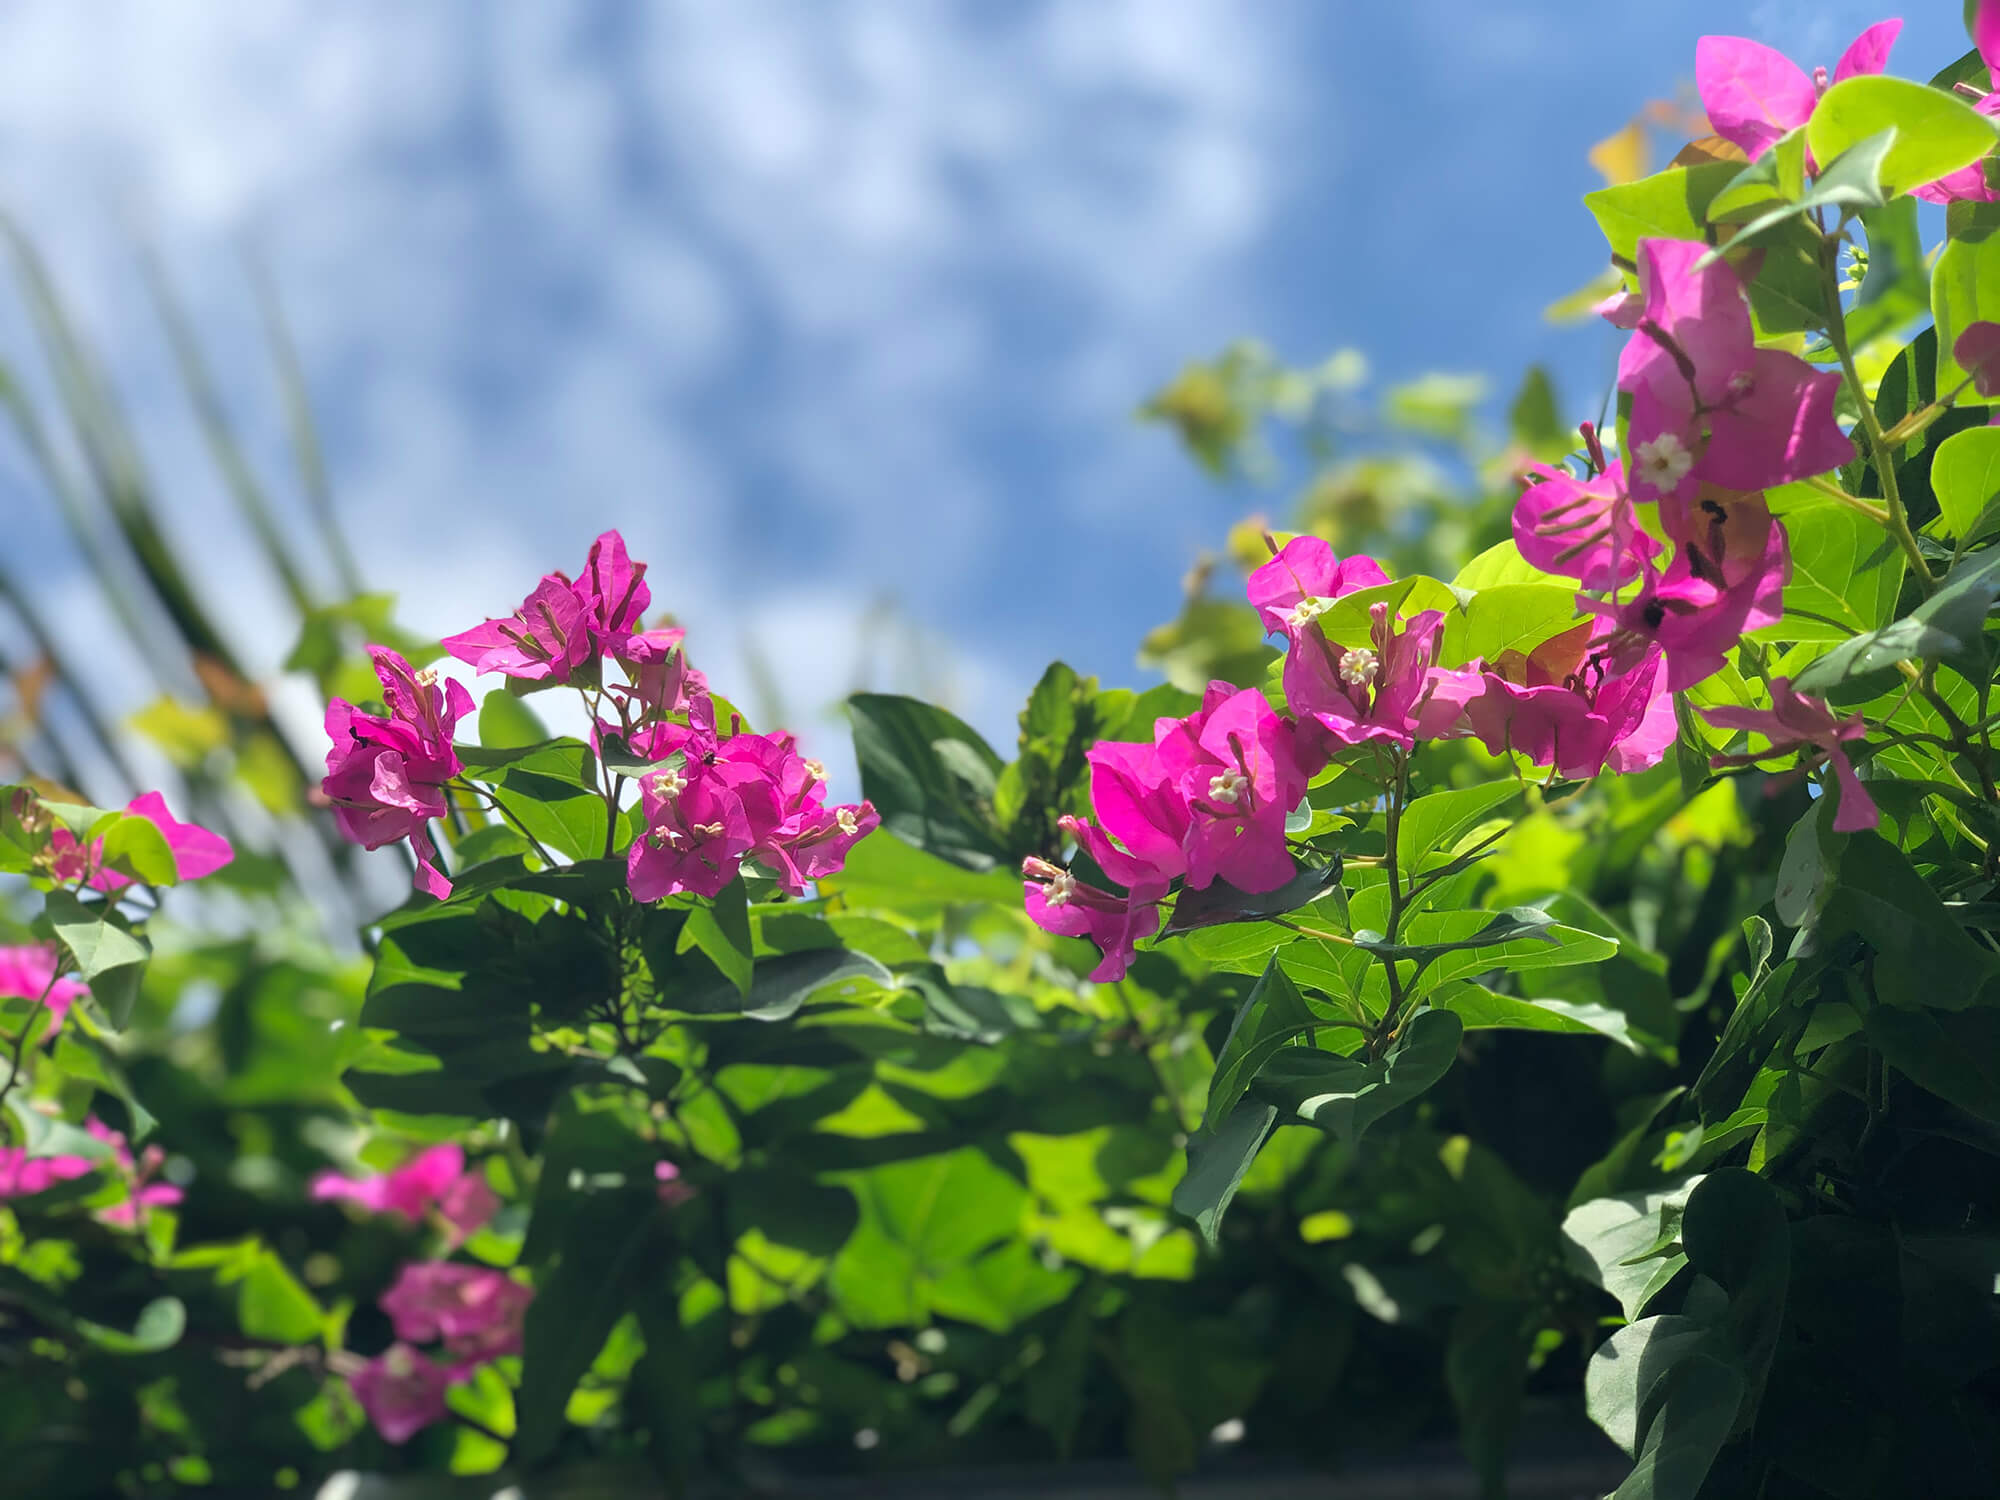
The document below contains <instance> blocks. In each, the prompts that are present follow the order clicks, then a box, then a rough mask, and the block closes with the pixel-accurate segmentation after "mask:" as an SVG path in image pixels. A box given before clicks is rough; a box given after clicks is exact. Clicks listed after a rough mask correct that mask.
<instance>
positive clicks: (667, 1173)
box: [653, 1161, 695, 1208]
mask: <svg viewBox="0 0 2000 1500" xmlns="http://www.w3.org/2000/svg"><path fill="white" fill-rule="evenodd" d="M653 1192H654V1193H655V1194H656V1195H657V1196H658V1197H659V1200H660V1202H661V1203H663V1204H665V1205H666V1206H667V1207H668V1208H679V1207H680V1206H681V1205H682V1204H683V1203H685V1202H687V1201H688V1199H690V1198H692V1197H693V1196H694V1195H695V1189H694V1188H693V1187H692V1186H690V1185H689V1184H688V1183H685V1182H682V1181H681V1169H680V1168H679V1167H677V1166H675V1165H674V1164H673V1163H672V1162H670V1161H656V1162H654V1163H653Z"/></svg>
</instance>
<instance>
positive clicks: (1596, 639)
mask: <svg viewBox="0 0 2000 1500" xmlns="http://www.w3.org/2000/svg"><path fill="white" fill-rule="evenodd" d="M1614 629H1615V627H1613V626H1612V625H1611V624H1610V622H1609V621H1607V620H1601V619H1600V620H1595V621H1586V622H1584V623H1583V624H1582V625H1579V626H1577V627H1576V628H1575V629H1573V630H1567V631H1564V632H1563V633H1562V634H1561V635H1559V636H1556V637H1555V638H1554V639H1553V640H1549V641H1545V642H1543V643H1542V644H1541V645H1540V646H1537V647H1536V648H1535V649H1534V650H1533V651H1532V652H1529V653H1527V654H1526V655H1523V654H1522V653H1520V652H1517V651H1509V652H1505V653H1503V654H1502V655H1501V656H1500V657H1499V658H1497V659H1496V660H1494V661H1492V662H1489V663H1488V664H1487V667H1486V673H1485V682H1484V691H1483V692H1481V693H1480V695H1479V696H1478V697H1477V698H1474V699H1473V700H1472V701H1471V702H1469V703H1468V704H1467V705H1466V713H1467V716H1468V717H1469V718H1470V720H1471V723H1472V728H1473V731H1474V732H1475V733H1476V734H1477V735H1478V736H1479V738H1480V741H1481V743H1483V744H1484V745H1485V746H1486V748H1487V750H1488V751H1489V752H1490V753H1492V754H1494V755H1500V754H1503V753H1505V752H1506V751H1508V750H1515V751H1519V752H1520V753H1521V754H1522V755H1525V756H1526V757H1527V758H1528V760H1529V761H1530V762H1531V763H1533V764H1535V765H1538V766H1553V767H1554V768H1555V771H1556V774H1557V775H1559V776H1562V777H1563V778H1565V779H1566V780H1571V781H1581V780H1584V779H1586V778H1588V777H1591V776H1595V775H1597V774H1598V773H1599V772H1601V771H1606V770H1611V771H1642V770H1645V769H1646V768H1647V767H1649V766H1656V765H1658V764H1659V763H1660V759H1661V757H1662V756H1664V755H1665V754H1666V751H1667V747H1668V746H1669V745H1671V744H1672V743H1673V742H1674V737H1675V735H1676V733H1677V732H1678V726H1677V725H1676V723H1675V721H1674V700H1673V695H1672V694H1671V693H1668V692H1666V691H1664V686H1663V679H1662V674H1661V672H1660V652H1659V650H1658V649H1657V648H1655V647H1649V648H1648V649H1647V650H1646V651H1645V653H1644V654H1643V655H1642V656H1641V657H1640V658H1639V659H1638V661H1637V662H1635V663H1634V664H1633V665H1632V666H1630V667H1629V668H1627V669H1626V670H1624V671H1622V672H1618V671H1613V670H1612V669H1611V667H1610V665H1609V662H1610V656H1611V651H1610V648H1609V644H1608V639H1609V637H1610V635H1611V634H1612V633H1613V630H1614Z"/></svg>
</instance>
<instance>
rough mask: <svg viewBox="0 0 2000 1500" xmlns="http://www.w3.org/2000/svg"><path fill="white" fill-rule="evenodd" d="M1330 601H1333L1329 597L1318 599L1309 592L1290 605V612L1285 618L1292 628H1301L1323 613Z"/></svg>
mask: <svg viewBox="0 0 2000 1500" xmlns="http://www.w3.org/2000/svg"><path fill="white" fill-rule="evenodd" d="M1331 603H1333V601H1332V600H1331V599H1319V598H1315V597H1314V596H1313V595H1311V594H1307V595H1306V596H1305V598H1303V599H1301V600H1299V602H1298V603H1297V604H1294V605H1293V606H1292V612H1291V613H1290V614H1289V615H1287V616H1286V617H1285V618H1286V619H1288V620H1290V621H1291V622H1292V628H1293V629H1295V630H1303V629H1305V627H1306V626H1308V625H1310V624H1311V623H1312V622H1313V621H1314V620H1317V619H1318V618H1319V617H1320V616H1321V615H1323V614H1325V613H1326V611H1327V606H1328V605H1330V604H1331Z"/></svg>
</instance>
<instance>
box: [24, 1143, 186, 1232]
mask: <svg viewBox="0 0 2000 1500" xmlns="http://www.w3.org/2000/svg"><path fill="white" fill-rule="evenodd" d="M84 1129H85V1130H87V1131H89V1132H90V1134H91V1135H92V1136H93V1137H94V1138H95V1139H97V1140H98V1141H101V1142H102V1143H103V1144H104V1146H105V1148H106V1150H107V1151H108V1153H109V1155H110V1159H111V1164H112V1166H113V1167H114V1168H115V1169H116V1171H117V1175H118V1177H119V1178H120V1180H122V1181H123V1183H124V1185H125V1197H124V1198H123V1199H122V1200H120V1201H119V1202H117V1203H112V1204H108V1205H107V1206H105V1207H103V1208H100V1209H99V1210H97V1213H96V1218H97V1220H98V1222H99V1223H101V1224H109V1225H111V1226H112V1227H113V1228H116V1229H136V1228H138V1227H139V1226H140V1224H142V1223H143V1222H144V1221H145V1217H146V1210H147V1209H149V1208H167V1207H170V1206H171V1205H173V1204H176V1203H178V1202H180V1201H181V1190H180V1189H179V1188H177V1187H175V1186H174V1185H173V1184H172V1183H170V1182H155V1181H154V1180H153V1179H154V1178H155V1177H156V1176H157V1175H158V1173H159V1170H160V1168H161V1166H162V1165H163V1164H164V1163H165V1161H166V1153H165V1152H164V1151H162V1150H161V1149H160V1148H159V1147H158V1146H148V1147H147V1148H146V1149H145V1150H144V1151H143V1152H141V1153H140V1154H139V1155H138V1156H137V1157H134V1156H133V1154H132V1148H131V1146H130V1145H129V1144H128V1143H127V1142H126V1139H125V1136H124V1133H123V1132H122V1131H117V1130H113V1129H112V1128H111V1127H110V1126H109V1125H106V1124H105V1123H104V1122H103V1121H102V1120H100V1119H98V1118H97V1117H96V1116H95V1115H92V1116H90V1117H89V1118H88V1119H86V1120H85V1121H84ZM102 1165H103V1163H102V1162H100V1161H97V1160H94V1159H93V1158H91V1157H88V1156H73V1155H62V1156H30V1155H29V1154H28V1151H27V1148H26V1147H24V1146H0V1199H5V1198H26V1197H30V1196H32V1195H33V1194H35V1193H43V1192H47V1191H48V1190H49V1189H50V1188H52V1187H54V1186H55V1185H56V1184H57V1183H59V1182H71V1181H74V1180H75V1179H77V1178H79V1177H84V1176H87V1175H88V1174H90V1173H91V1172H94V1171H96V1170H97V1169H98V1168H99V1167H101V1166H102Z"/></svg>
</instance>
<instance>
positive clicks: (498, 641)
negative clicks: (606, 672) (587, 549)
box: [442, 573, 597, 683]
mask: <svg viewBox="0 0 2000 1500" xmlns="http://www.w3.org/2000/svg"><path fill="white" fill-rule="evenodd" d="M588 609H589V606H588V604H587V603H586V601H585V600H584V598H583V597H582V596H581V595H580V594H579V593H578V592H577V589H576V585H574V584H572V583H571V582H570V581H569V579H567V578H566V577H564V576H563V575H562V574H561V573H550V574H548V575H547V576H546V577H544V578H543V579H542V581H541V582H540V583H539V584H537V585H536V586H535V590H534V592H533V593H531V594H529V595H528V597H527V598H526V599H524V600H522V601H521V607H520V608H519V609H517V610H515V611H514V613H513V614H511V615H508V616H506V617H505V618H503V619H497V620H488V621H487V622H486V623H485V624H484V625H475V626H473V627H472V629H470V630H462V631H460V632H459V633H458V634H457V635H448V636H446V637H445V638H444V641H443V642H442V644H443V646H444V649H445V650H447V651H449V652H450V653H451V654H452V655H453V656H455V657H457V658H458V659H459V660H460V661H462V662H465V663H467V664H468V665H469V666H471V667H472V668H473V670H475V671H478V672H500V673H503V674H505V675H506V676H508V677H518V678H520V679H522V680H523V681H524V682H555V683H561V682H568V681H569V680H570V679H571V678H572V677H574V676H575V675H576V674H577V673H578V672H579V671H581V670H582V669H583V668H584V667H586V666H588V665H591V664H593V663H594V662H596V660H597V650H596V644H595V642H594V641H593V640H592V639H591V634H590V628H589V624H588V618H587V616H588Z"/></svg>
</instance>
